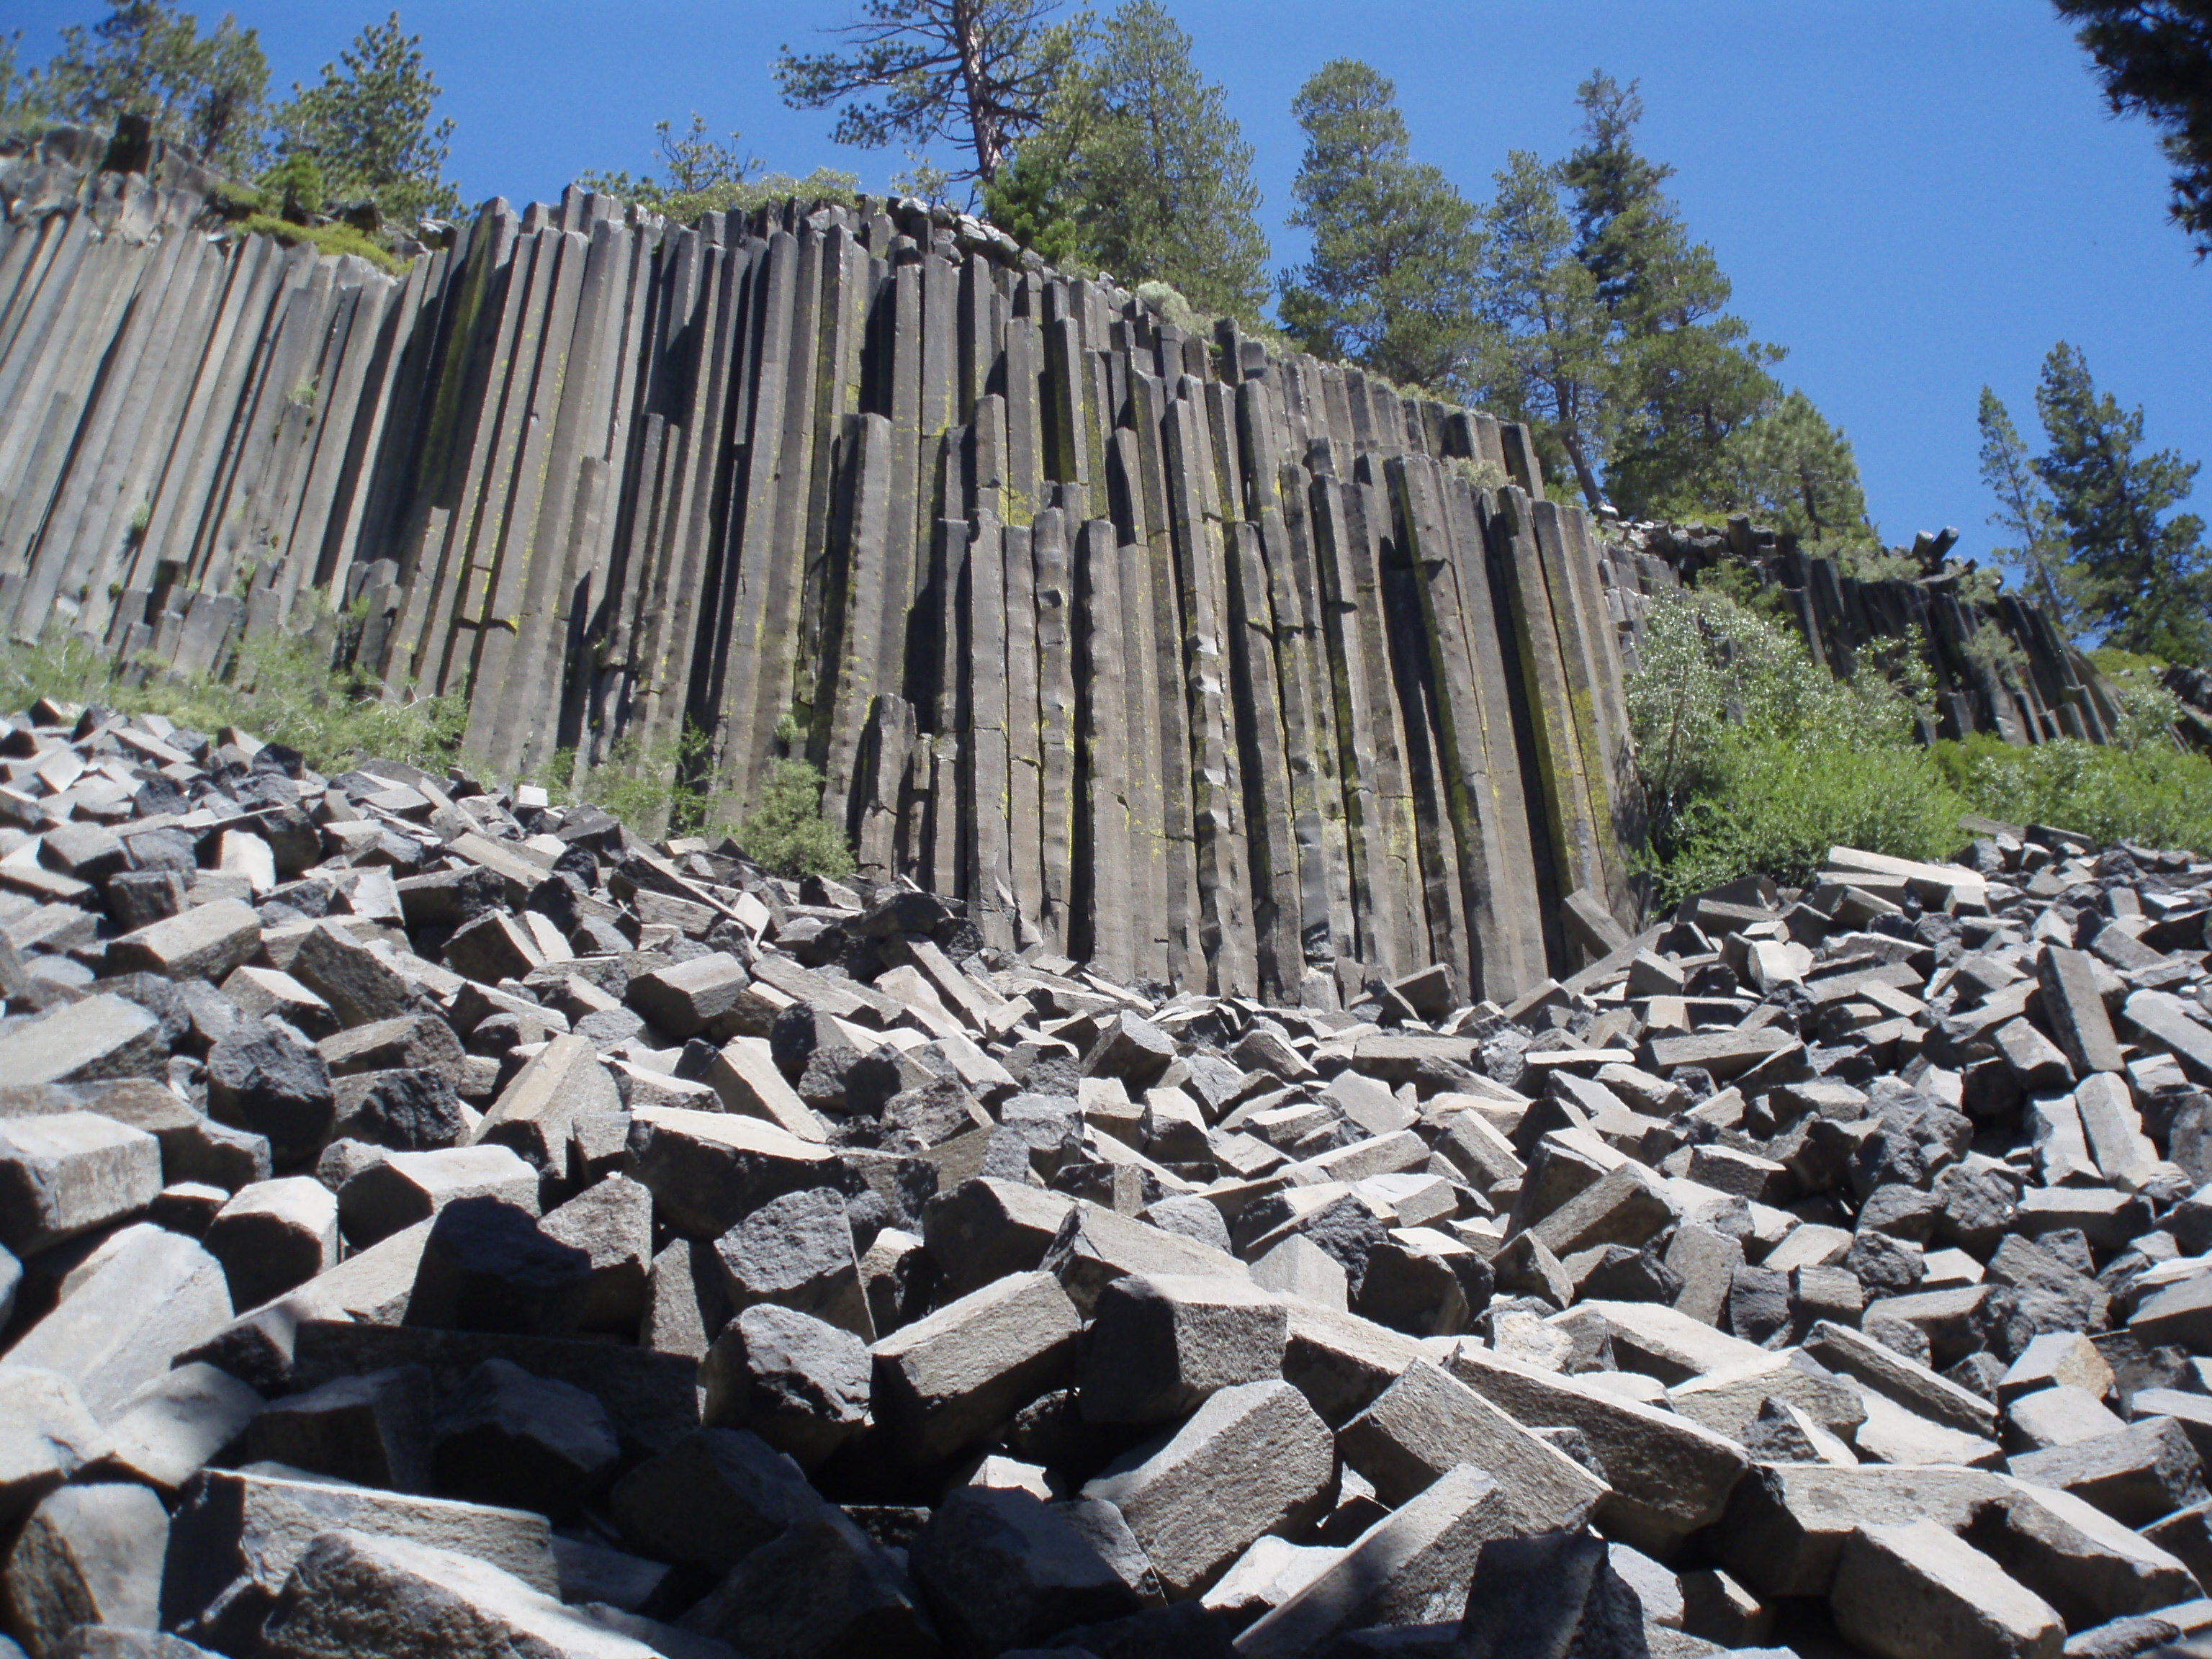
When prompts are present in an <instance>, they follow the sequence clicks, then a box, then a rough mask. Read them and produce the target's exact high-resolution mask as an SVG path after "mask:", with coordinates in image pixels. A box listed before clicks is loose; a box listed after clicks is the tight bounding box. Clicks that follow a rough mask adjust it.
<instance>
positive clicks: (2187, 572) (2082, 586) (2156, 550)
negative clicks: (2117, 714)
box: [2035, 340, 2212, 664]
mask: <svg viewBox="0 0 2212 1659" xmlns="http://www.w3.org/2000/svg"><path fill="white" fill-rule="evenodd" d="M2035 409H2036V413H2037V414H2038V416H2040V417H2041V419H2042V422H2043V430H2044V435H2045V437H2046V438H2047V439H2048V440H2049V441H2050V444H2051V449H2050V453H2048V454H2046V455H2045V456H2044V457H2043V458H2042V459H2040V460H2039V461H2037V462H2036V463H2035V471H2036V476H2037V477H2039V478H2041V479H2042V481H2043V483H2044V485H2045V488H2047V489H2049V490H2050V491H2051V500H2052V501H2053V503H2054V504H2055V507H2056V510H2057V517H2058V522H2059V524H2060V525H2061V526H2063V528H2064V532H2065V536H2066V544H2067V547H2068V550H2069V564H2070V566H2071V568H2072V580H2071V582H2070V584H2069V586H2071V588H2072V590H2073V592H2075V595H2076V596H2077V598H2078V599H2079V601H2080V604H2081V619H2082V621H2083V622H2084V623H2087V624H2088V625H2089V626H2091V627H2093V628H2096V629H2100V630H2101V631H2102V633H2103V635H2104V641H2105V643H2106V644H2107V645H2113V646H2118V647H2121V648H2122V649H2124V650H2128V651H2138V652H2142V653H2147V654H2149V655H2153V656H2159V657H2164V658H2166V659H2167V660H2168V661H2171V662H2183V663H2204V664H2212V552H2208V551H2207V550H2206V549H2205V546H2204V543H2203V534H2204V521H2203V520H2202V519H2200V518H2198V517H2197V515H2196V514H2195V513H2172V512H2171V511H2170V509H2172V507H2174V506H2175V504H2176V503H2178V502H2179V501H2182V500H2183V499H2184V498H2185V497H2186V496H2187V495H2188V494H2189V492H2190V489H2191V486H2192V485H2193V484H2194V483H2195V482H2196V478H2197V468H2198V465H2199V464H2198V463H2197V462H2195V461H2184V460H2183V459H2181V457H2180V456H2179V454H2178V453H2175V452H2174V451H2172V450H2171V449H2160V450H2154V451H2152V452H2151V453H2148V454H2146V455H2142V456H2138V455H2137V454H2136V449H2137V447H2139V446H2140V445H2141V444H2142V428H2143V417H2142V410H2141V409H2136V410H2131V411H2125V412H2124V411H2123V410H2121V408H2120V405H2119V403H2118V400H2117V399H2116V398H2113V396H2112V393H2110V392H2102V393H2100V392H2098V390H2097V388H2096V385H2095V382H2094V381H2093V380H2091V378H2090V375H2089V363H2088V359H2087V357H2085V356H2083V355H2082V353H2081V351H2080V350H2078V349H2076V348H2075V347H2073V346H2069V345H2068V344H2067V343H2065V342H2064V341H2063V340H2062V341H2060V342H2059V343H2057V345H2055V346H2053V347H2051V355H2050V356H2047V357H2045V359H2044V360H2043V373H2042V376H2041V378H2040V379H2039V381H2038V383H2037V386H2036V388H2035Z"/></svg>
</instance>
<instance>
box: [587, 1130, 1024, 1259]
mask: <svg viewBox="0 0 2212 1659" xmlns="http://www.w3.org/2000/svg"><path fill="white" fill-rule="evenodd" d="M836 1158H837V1154H836V1152H835V1151H834V1150H832V1149H831V1148H829V1147H828V1146H821V1145H818V1144H817V1143H815V1142H811V1141H806V1140H801V1139H799V1137H798V1136H797V1135H794V1134H793V1133H790V1132H789V1131H788V1130H785V1129H779V1128H778V1127H776V1126H775V1125H774V1124H773V1123H768V1122H763V1121H762V1120H760V1119H759V1118H754V1117H744V1116H740V1115H738V1114H736V1113H734V1112H698V1111H692V1110H690V1109H688V1108H684V1107H678V1106H646V1107H641V1108H639V1109H637V1110H635V1111H634V1112H632V1113H631V1114H630V1127H629V1171H628V1172H629V1175H630V1176H633V1177H634V1178H635V1179H636V1180H637V1181H639V1182H642V1183H643V1184H644V1185H645V1186H646V1187H647V1188H648V1189H649V1190H650V1191H651V1192H652V1194H653V1208H654V1212H655V1213H656V1215H657V1217H658V1218H659V1219H660V1220H661V1221H663V1222H665V1223H666V1224H667V1225H669V1226H670V1227H671V1228H672V1229H673V1230H674V1231H677V1232H678V1233H680V1234H682V1235H683V1236H684V1237H687V1238H700V1239H713V1238H719V1237H721V1236H722V1235H723V1234H724V1233H726V1232H727V1231H729V1230H730V1229H731V1228H732V1227H733V1226H735V1225H737V1224H738V1222H739V1221H741V1220H742V1219H744V1218H745V1217H746V1216H748V1215H750V1214H751V1213H752V1212H754V1211H755V1210H757V1209H758V1208H760V1206H762V1205H763V1204H765V1203H767V1202H768V1201H769V1200H770V1199H772V1198H776V1197H780V1196H781V1194H785V1193H789V1192H798V1191H800V1190H803V1189H804V1188H809V1187H819V1186H821V1185H823V1182H824V1180H825V1178H827V1177H828V1176H829V1175H830V1174H831V1173H832V1172H833V1170H835V1169H836ZM1065 1201H1066V1200H1062V1202H1063V1203H1065ZM1055 1225H1057V1218H1055ZM1047 1237H1048V1238H1049V1237H1050V1236H1049V1235H1047ZM1039 1254H1042V1250H1040V1252H1039Z"/></svg>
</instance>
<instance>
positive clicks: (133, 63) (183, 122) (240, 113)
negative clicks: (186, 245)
mask: <svg viewBox="0 0 2212 1659" xmlns="http://www.w3.org/2000/svg"><path fill="white" fill-rule="evenodd" d="M61 36H62V44H61V49H60V50H59V51H58V52H56V53H55V54H54V56H53V58H52V59H51V60H49V61H48V63H47V64H46V66H45V67H44V68H43V69H41V70H33V71H32V72H31V73H30V74H29V75H27V76H24V77H22V78H23V81H24V83H25V84H24V86H23V88H22V90H21V94H19V96H20V101H21V104H22V106H25V107H26V108H27V109H29V110H33V111H36V112H39V113H40V114H42V115H46V116H49V117H52V118H58V119H61V120H67V121H75V122H77V123H80V124H81V125H86V126H94V127H106V126H110V125H113V124H114V122H115V120H116V118H118V116H123V115H143V116H144V117H145V118H147V120H148V121H149V123H150V124H151V125H152V128H153V131H155V134H156V135H158V136H159V137H164V138H170V139H173V140H175V141H177V142H178V143H183V144H185V145H188V146H190V147H191V149H193V150H195V151H197V153H198V154H199V155H201V156H202V157H203V158H204V160H206V161H209V162H210V164H211V165H213V166H214V167H216V169H217V170H219V171H222V172H225V173H246V172H249V171H251V170H252V167H253V166H254V165H255V162H256V161H257V159H258V149H259V143H260V125H261V114H262V100H263V97H264V94H266V92H267V91H268V88H269V64H268V60H267V59H266V58H264V57H263V56H262V55H261V44H260V40H259V39H258V37H257V36H256V34H255V33H254V32H253V31H252V29H246V28H240V27H239V26H238V22H237V20H236V19H234V18H232V17H230V16H228V15H226V16H225V17H224V18H223V20H222V21H221V22H220V23H218V24H216V27H214V28H213V29H212V30H210V32H209V33H206V34H204V35H203V34H202V33H200V32H199V21H198V19H197V18H196V17H194V16H193V15H191V13H189V12H183V11H179V10H178V9H176V8H175V7H174V6H173V5H171V4H168V3H167V0H112V4H111V5H110V7H109V9H108V15H106V17H103V18H101V19H100V21H98V22H97V23H94V25H93V26H92V27H91V28H89V29H87V28H85V27H82V25H79V24H71V25H70V26H69V27H65V28H64V29H63V30H62V32H61Z"/></svg>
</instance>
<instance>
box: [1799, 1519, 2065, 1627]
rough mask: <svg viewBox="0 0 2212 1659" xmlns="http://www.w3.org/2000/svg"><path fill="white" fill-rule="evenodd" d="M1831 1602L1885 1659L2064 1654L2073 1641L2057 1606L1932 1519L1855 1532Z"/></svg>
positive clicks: (1842, 1622) (1840, 1622)
mask: <svg viewBox="0 0 2212 1659" xmlns="http://www.w3.org/2000/svg"><path fill="white" fill-rule="evenodd" d="M1828 1605H1829V1607H1832V1609H1833V1610H1834V1612H1835V1617H1836V1628H1837V1630H1838V1632H1840V1633H1841V1634H1842V1635H1843V1636H1844V1638H1846V1639H1848V1640H1849V1641H1850V1642H1851V1643H1853V1644H1855V1645H1857V1646H1858V1647H1860V1648H1863V1649H1864V1650H1866V1651H1867V1652H1869V1653H1870V1654H1875V1655H1877V1656H1879V1659H2057V1654H2058V1653H2059V1652H2060V1650H2062V1649H2063V1647H2064V1646H2065V1644H2066V1626H2065V1625H2064V1624H2063V1623H2062V1622H2061V1621H2060V1620H2059V1617H2058V1615H2057V1613H2054V1612H2052V1611H2051V1607H2050V1604H2049V1603H2047V1602H2046V1601H2044V1600H2043V1598H2042V1597H2040V1596H2039V1595H2035V1594H2034V1593H2033V1591H2031V1590H2029V1589H2026V1588H2025V1587H2023V1586H2022V1585H2021V1584H2020V1583H2017V1582H2015V1580H2014V1579H2012V1578H2010V1577H2007V1575H2006V1574H2005V1571H2004V1570H2003V1569H2002V1568H2001V1567H2000V1566H1998V1565H1997V1564H1996V1562H1994V1561H1992V1560H1990V1558H1989V1557H1988V1556H1986V1555H1984V1554H1983V1553H1981V1552H1980V1551H1979V1550H1978V1549H1976V1548H1975V1547H1973V1546H1972V1545H1971V1544H1968V1543H1966V1542H1965V1541H1962V1540H1960V1539H1958V1538H1954V1537H1953V1536H1952V1535H1951V1534H1949V1533H1948V1532H1947V1531H1945V1530H1944V1529H1943V1528H1942V1527H1940V1526H1937V1525H1936V1523H1935V1522H1933V1521H1907V1522H1897V1523H1893V1524H1889V1525H1879V1524H1877V1525H1873V1526H1863V1527H1859V1528H1856V1529H1855V1530H1854V1531H1853V1532H1852V1534H1851V1535H1850V1539H1849V1541H1846V1542H1845V1544H1844V1549H1843V1556H1842V1559H1841V1560H1840V1561H1838V1564H1837V1566H1836V1582H1835V1587H1834V1588H1833V1589H1832V1590H1830V1591H1829V1593H1828Z"/></svg>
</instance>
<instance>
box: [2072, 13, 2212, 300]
mask: <svg viewBox="0 0 2212 1659" xmlns="http://www.w3.org/2000/svg"><path fill="white" fill-rule="evenodd" d="M2057 8H2058V15H2060V16H2061V17H2063V18H2067V19H2069V20H2071V21H2076V22H2079V23H2080V24H2081V27H2080V28H2079V29H2077V30H2076V31H2075V35H2074V38H2075V40H2078V41H2079V42H2081V46H2082V47H2083V49H2084V50H2086V51H2087V52H2088V53H2089V55H2090V57H2091V58H2093V59H2095V60H2096V64H2097V72H2098V78H2099V79H2100V81H2102V82H2104V87H2105V99H2106V102H2107V103H2109V104H2110V105H2111V106H2112V112H2113V113H2114V114H2137V115H2142V116H2146V117H2148V118H2149V120H2150V123H2151V125H2153V126H2154V127H2156V128H2158V129H2159V141H2158V142H2159V148H2160V149H2163V150H2164V151H2165V152H2166V159H2167V160H2168V161H2172V163H2173V173H2172V185H2173V198H2172V202H2171V203H2170V204H2168V206H2167V209H2166V216H2167V217H2169V218H2171V219H2172V221H2173V222H2174V223H2175V224H2177V225H2179V226H2180V227H2181V228H2182V229H2183V230H2184V231H2185V232H2186V233H2187V234H2188V235H2189V237H2190V238H2191V240H2192V241H2193V242H2194V243H2195V244H2196V247H2197V258H2199V259H2203V258H2206V257H2207V256H2212V5H2207V4H2206V3H2205V0H2057Z"/></svg>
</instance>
